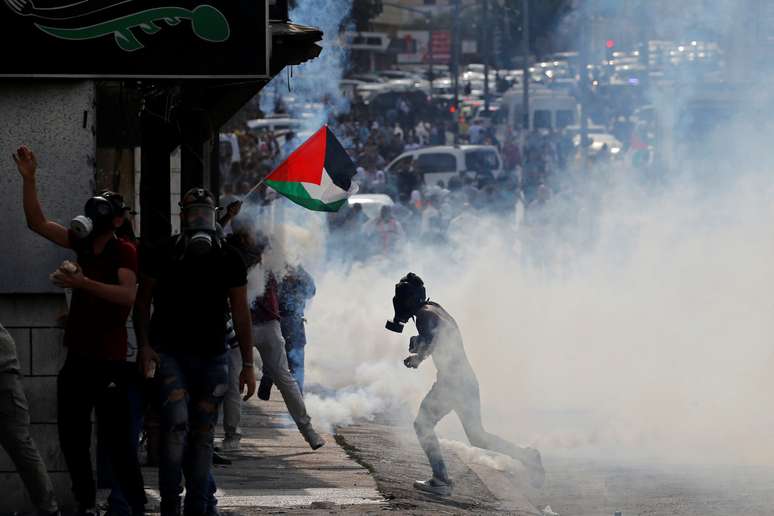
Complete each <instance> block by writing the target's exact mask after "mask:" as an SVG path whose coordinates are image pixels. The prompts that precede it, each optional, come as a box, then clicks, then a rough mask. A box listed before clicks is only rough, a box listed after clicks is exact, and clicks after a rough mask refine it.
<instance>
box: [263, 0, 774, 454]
mask: <svg viewBox="0 0 774 516" xmlns="http://www.w3.org/2000/svg"><path fill="white" fill-rule="evenodd" d="M312 4H313V2H302V5H305V6H311V5H312ZM334 4H336V5H334ZM339 4H341V5H339ZM345 4H348V3H347V2H335V1H334V0H330V1H329V2H327V8H326V7H320V6H317V5H316V4H315V10H314V11H315V16H317V15H319V16H324V15H325V13H331V12H337V11H338V12H340V10H341V9H345V7H343V6H344V5H345ZM731 5H732V4H731V3H728V2H718V3H717V7H715V6H708V5H706V3H705V8H706V9H705V10H704V11H703V13H702V20H701V23H702V24H703V26H705V27H713V28H714V29H715V30H716V31H717V32H718V33H722V34H724V35H725V37H728V38H733V37H735V36H734V34H729V31H730V30H732V28H729V27H728V20H729V19H733V18H732V16H731V15H730V14H729V9H730V8H731V7H730V6H731ZM573 15H574V14H573ZM294 19H297V20H298V21H299V22H302V23H309V24H312V25H318V26H321V25H324V24H325V23H327V22H325V21H324V20H322V21H321V20H318V19H317V18H315V17H312V13H310V12H309V11H304V15H303V16H302V15H301V14H300V13H299V14H295V13H294ZM656 22H657V23H659V22H658V20H657V19H656ZM664 23H669V24H670V25H669V27H664V28H663V29H664V32H665V33H667V32H670V33H673V32H675V31H677V32H679V30H677V29H675V28H674V27H680V23H685V24H686V25H687V24H688V23H689V20H688V18H687V17H686V18H682V19H679V20H676V19H674V18H673V17H672V18H670V19H669V20H666V21H664ZM326 51H327V47H326ZM325 53H326V52H325V51H324V52H323V56H324V55H325ZM332 59H334V61H336V62H338V61H337V60H338V57H334V58H332ZM318 66H319V67H320V68H318ZM329 66H331V64H330V62H328V61H324V60H322V61H319V62H313V63H312V64H311V65H305V68H304V71H303V73H304V74H306V73H307V72H309V77H313V79H314V81H315V82H314V84H315V87H320V88H328V86H323V85H321V83H320V81H323V80H324V79H325V78H326V77H329V76H330V75H331V74H330V70H329V68H328V67H329ZM312 67H314V69H315V70H324V73H322V72H321V73H317V72H315V73H314V74H312V73H311V71H312ZM335 75H336V74H333V76H335ZM301 76H302V74H300V73H299V74H297V75H296V76H295V84H296V88H297V89H296V92H298V93H299V94H300V95H302V94H305V93H302V92H303V91H304V90H303V88H302V87H300V86H299V77H301ZM339 76H340V74H339ZM283 80H284V79H283ZM678 86H679V88H678ZM332 91H333V90H332ZM675 92H679V94H676V93H675ZM725 93H726V94H727V96H728V97H729V98H732V99H734V106H735V107H734V109H733V110H732V111H733V112H732V113H731V114H730V115H728V116H726V115H724V117H723V118H722V119H719V118H712V117H709V118H708V119H707V120H706V123H705V124H706V126H707V127H704V126H703V127H702V128H703V129H707V131H708V132H706V133H702V136H701V139H700V140H701V141H699V142H694V145H696V147H695V149H694V151H693V152H690V153H687V152H683V150H684V149H681V148H679V147H680V146H679V145H672V144H673V143H675V142H668V146H669V147H670V149H668V150H669V152H667V150H665V149H664V148H661V149H657V152H659V153H660V158H659V159H660V161H659V162H658V164H657V165H656V166H654V168H653V171H654V174H653V175H652V176H651V177H648V178H643V177H642V172H641V170H639V169H635V168H633V167H631V166H621V167H616V168H614V169H594V170H590V171H587V172H583V174H582V175H580V176H579V177H578V178H577V181H576V182H575V185H576V186H575V187H574V188H573V189H572V190H570V191H568V192H565V195H567V196H570V197H572V199H573V202H572V203H571V207H570V208H568V205H567V204H566V203H565V202H564V200H566V197H555V198H554V199H553V200H552V201H551V206H552V208H551V209H552V212H553V216H552V217H551V220H552V223H551V224H550V225H549V227H548V228H547V230H546V233H545V235H548V236H545V237H541V238H545V239H546V240H550V245H549V246H548V247H546V249H548V251H547V253H548V254H541V255H540V257H539V259H537V260H536V259H535V255H534V249H536V248H539V245H540V242H537V241H536V240H535V239H534V238H533V237H531V236H530V233H529V231H528V229H527V228H525V227H523V225H518V224H517V220H516V217H513V216H510V215H509V216H504V217H488V216H485V215H482V214H471V216H470V219H469V220H468V221H467V222H466V224H465V225H459V226H458V227H457V230H456V232H455V234H454V236H453V245H452V247H451V249H448V248H434V247H430V246H424V245H421V243H419V244H417V243H415V244H412V245H408V244H407V245H406V246H405V247H404V248H403V249H402V250H401V253H400V256H399V257H387V258H385V259H378V260H371V261H369V262H366V263H364V264H355V265H354V266H352V267H347V268H345V267H342V266H340V265H337V264H335V263H331V262H328V261H326V260H325V258H324V254H325V253H324V252H325V245H326V244H325V238H324V235H325V219H324V217H318V216H317V215H310V214H309V213H308V212H305V211H303V210H302V209H301V208H298V207H295V206H290V205H286V206H285V207H284V213H285V214H286V216H287V217H292V218H293V220H292V221H290V222H287V225H286V226H282V224H279V225H277V226H274V228H273V229H274V231H277V232H278V234H279V235H281V237H278V240H279V241H282V242H283V244H282V245H283V246H285V248H286V250H287V253H288V256H289V255H290V254H292V252H291V251H290V249H291V248H292V249H296V251H294V252H296V253H297V254H296V255H295V256H296V258H294V259H301V261H302V262H303V265H304V266H305V267H306V268H307V269H308V270H310V271H311V272H312V273H313V275H314V277H315V280H316V282H317V287H318V288H317V292H318V294H317V296H316V297H315V299H314V300H313V301H312V302H311V304H310V306H309V307H308V309H307V319H308V321H309V322H308V325H307V333H308V342H309V344H308V346H307V348H306V376H307V384H308V386H309V387H308V389H307V395H306V399H307V404H308V409H309V411H310V413H311V414H312V416H313V419H314V421H315V422H316V423H317V424H322V425H328V426H333V425H337V424H347V423H350V422H352V421H354V420H356V419H358V418H373V417H375V416H376V415H377V414H379V413H382V412H384V411H391V410H397V409H402V410H404V413H405V414H409V415H413V414H414V413H416V410H417V407H418V404H419V401H420V400H421V398H422V396H423V395H424V394H425V393H426V392H427V390H428V389H429V388H430V385H431V384H432V382H433V379H434V374H435V371H434V369H433V365H432V363H430V362H431V361H428V362H426V363H424V364H423V365H422V366H421V368H420V369H419V370H417V371H415V370H409V369H406V368H405V367H404V366H403V364H402V359H403V358H404V357H405V356H406V355H407V353H408V351H407V347H408V337H409V336H410V335H413V334H414V333H415V332H414V328H413V325H412V324H409V325H407V327H406V330H404V334H403V335H397V334H394V333H391V332H388V331H387V330H385V329H384V322H385V320H386V319H388V318H391V316H392V305H391V298H392V295H393V289H394V284H395V283H396V282H397V280H398V279H399V278H400V277H401V276H403V275H404V274H405V273H407V272H408V271H413V272H415V273H417V274H419V275H420V276H421V277H422V278H423V279H424V280H425V282H426V285H427V290H428V295H429V296H430V298H431V299H433V300H435V301H437V302H439V303H441V304H442V305H443V306H444V307H445V308H446V309H447V310H448V311H449V312H450V313H451V315H452V316H454V317H455V318H456V319H457V322H458V323H459V325H460V327H461V330H462V333H463V337H464V340H465V347H466V351H467V354H468V356H469V358H470V361H471V363H472V365H473V368H474V370H475V371H476V373H477V375H478V379H479V382H480V386H481V398H482V410H483V419H484V425H485V427H487V429H488V430H489V431H491V432H495V433H499V434H500V435H502V436H503V437H506V438H508V439H511V440H512V441H514V442H517V443H522V444H529V445H533V446H537V447H538V448H540V449H541V450H543V451H544V452H545V453H557V454H573V455H589V456H595V457H599V456H602V457H606V458H612V459H633V460H634V459H636V460H653V461H661V462H701V463H714V462H728V463H737V464H738V463H760V464H772V463H774V446H773V445H772V444H771V439H770V433H771V428H772V427H774V414H772V413H771V411H769V410H767V408H768V405H769V400H770V394H769V393H770V392H772V390H774V379H773V378H772V374H771V371H772V367H773V366H774V355H773V354H772V346H771V336H772V335H774V317H772V313H774V296H772V295H771V288H770V285H772V284H774V268H772V267H771V256H773V255H774V232H772V230H771V226H772V222H773V221H774V203H773V202H772V201H773V200H774V199H773V197H774V188H772V181H771V179H770V170H771V169H772V165H774V160H773V159H772V157H771V154H770V152H769V147H770V143H769V142H771V141H772V140H773V139H774V128H772V127H771V124H770V123H769V122H768V121H766V120H765V118H766V117H767V116H768V115H769V114H770V113H771V104H770V103H769V104H762V103H758V102H756V101H753V100H751V99H754V96H753V97H750V95H748V93H749V91H748V90H743V89H742V88H741V87H737V86H734V85H732V84H727V85H726V87H725ZM336 94H337V93H336ZM699 96H701V85H700V84H699V83H697V84H696V85H694V86H685V85H666V86H663V87H654V92H653V94H652V95H651V100H652V104H653V107H654V109H655V110H656V111H657V112H658V113H660V114H662V115H663V117H662V118H663V120H664V121H665V123H672V122H675V121H676V120H679V117H680V113H681V112H683V111H684V109H685V107H686V106H687V105H689V103H690V102H692V101H693V100H694V99H696V98H697V97H699ZM761 110H763V114H764V115H766V116H761V113H760V111H761ZM756 111H757V112H758V113H757V115H756ZM324 116H326V117H327V113H326V114H325V115H324ZM751 121H754V123H751ZM317 126H318V127H319V124H318V125H317ZM710 127H714V129H712V130H709V128H710ZM672 147H675V148H672ZM568 210H570V213H569V216H568ZM299 214H300V215H299ZM281 220H283V221H285V219H281ZM285 223H286V222H283V224H285ZM282 227H284V228H286V229H284V230H283V229H281V228H282ZM290 228H293V229H290ZM407 229H410V228H407ZM283 231H284V232H283ZM541 241H543V240H541ZM291 242H292V243H291ZM310 250H312V251H310ZM440 433H441V435H442V436H445V437H449V438H453V439H459V440H464V437H463V434H462V432H461V429H460V427H459V425H458V424H457V423H456V418H453V417H450V418H447V419H446V420H445V421H444V422H443V423H442V425H441V427H440ZM499 459H500V458H499V457H498V458H497V460H499ZM493 460H494V459H493ZM500 467H507V464H505V465H503V464H500Z"/></svg>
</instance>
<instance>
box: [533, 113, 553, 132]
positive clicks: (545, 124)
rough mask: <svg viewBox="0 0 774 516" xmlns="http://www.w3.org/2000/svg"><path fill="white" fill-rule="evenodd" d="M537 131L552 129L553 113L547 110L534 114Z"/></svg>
mask: <svg viewBox="0 0 774 516" xmlns="http://www.w3.org/2000/svg"><path fill="white" fill-rule="evenodd" d="M533 116H534V117H535V120H534V122H533V124H534V128H535V129H551V112H550V111H548V110H545V109H540V110H536V111H535V112H534V114H533Z"/></svg>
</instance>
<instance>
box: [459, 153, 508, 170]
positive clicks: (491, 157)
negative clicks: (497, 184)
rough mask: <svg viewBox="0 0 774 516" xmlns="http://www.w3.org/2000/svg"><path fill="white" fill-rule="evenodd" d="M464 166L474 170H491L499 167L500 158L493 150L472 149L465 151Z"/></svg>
mask: <svg viewBox="0 0 774 516" xmlns="http://www.w3.org/2000/svg"><path fill="white" fill-rule="evenodd" d="M465 168H466V169H467V170H473V171H475V172H479V173H480V172H491V171H493V170H497V169H499V168H500V160H499V159H498V157H497V153H496V152H495V151H493V150H473V151H468V152H466V153H465Z"/></svg>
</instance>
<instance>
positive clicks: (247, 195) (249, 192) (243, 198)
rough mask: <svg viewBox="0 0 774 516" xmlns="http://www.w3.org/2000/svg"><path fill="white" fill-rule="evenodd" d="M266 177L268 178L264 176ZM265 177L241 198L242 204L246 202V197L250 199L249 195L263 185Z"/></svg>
mask: <svg viewBox="0 0 774 516" xmlns="http://www.w3.org/2000/svg"><path fill="white" fill-rule="evenodd" d="M266 177H269V176H266ZM266 177H264V178H263V179H261V180H260V181H258V184H256V185H255V186H254V187H252V188H251V189H250V190H249V191H248V192H247V193H246V194H245V195H244V196H243V197H242V202H245V200H246V199H247V198H248V197H250V195H251V194H252V193H253V192H254V191H256V190H258V187H259V186H261V185H262V184H263V183H264V182H265V181H266Z"/></svg>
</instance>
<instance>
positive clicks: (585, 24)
mask: <svg viewBox="0 0 774 516" xmlns="http://www.w3.org/2000/svg"><path fill="white" fill-rule="evenodd" d="M592 15H593V13H591V12H590V11H589V7H588V5H586V6H585V7H584V8H583V11H582V12H581V24H580V25H581V37H580V49H579V50H580V51H579V52H578V68H579V69H580V78H579V85H580V94H581V99H580V100H581V106H580V107H581V110H580V111H581V112H580V149H581V165H582V167H583V171H584V173H585V172H586V171H587V169H588V163H589V148H588V145H587V144H588V138H589V116H588V115H589V114H588V101H589V69H588V68H589V67H588V64H589V51H590V49H589V44H590V35H591V23H592Z"/></svg>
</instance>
